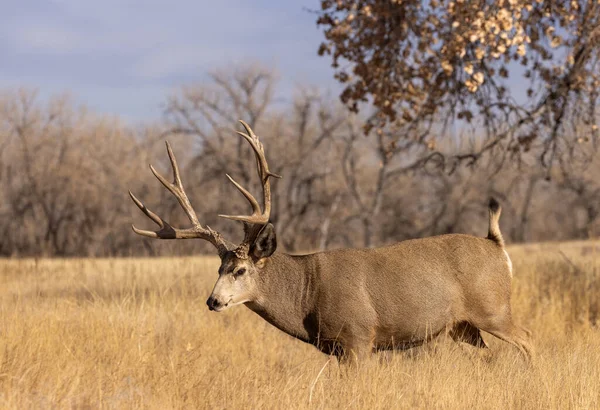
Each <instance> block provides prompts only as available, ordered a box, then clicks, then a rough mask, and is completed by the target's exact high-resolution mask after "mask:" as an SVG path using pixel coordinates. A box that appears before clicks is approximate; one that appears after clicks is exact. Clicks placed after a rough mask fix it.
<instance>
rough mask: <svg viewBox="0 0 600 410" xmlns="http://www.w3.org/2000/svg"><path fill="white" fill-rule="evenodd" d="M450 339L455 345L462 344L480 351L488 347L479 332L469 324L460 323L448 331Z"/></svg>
mask: <svg viewBox="0 0 600 410" xmlns="http://www.w3.org/2000/svg"><path fill="white" fill-rule="evenodd" d="M450 337H452V339H453V340H454V341H455V342H457V343H459V342H464V343H468V344H470V345H471V346H475V347H478V348H481V349H486V348H487V347H488V346H487V345H486V344H485V341H484V340H483V338H482V337H481V331H480V330H479V329H478V328H476V327H475V326H473V325H472V324H470V323H469V322H461V323H459V324H458V325H456V326H455V327H454V328H453V329H452V330H451V331H450Z"/></svg>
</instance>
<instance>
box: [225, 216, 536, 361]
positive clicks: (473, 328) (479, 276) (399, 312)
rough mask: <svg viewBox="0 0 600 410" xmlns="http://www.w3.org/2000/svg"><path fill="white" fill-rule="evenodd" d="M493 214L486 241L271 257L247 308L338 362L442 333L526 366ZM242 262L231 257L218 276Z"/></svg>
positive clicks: (257, 273)
mask: <svg viewBox="0 0 600 410" xmlns="http://www.w3.org/2000/svg"><path fill="white" fill-rule="evenodd" d="M498 216H499V209H496V211H495V212H490V226H491V229H490V236H492V237H493V238H492V239H487V238H477V237H474V236H469V235H462V234H452V235H443V236H435V237H430V238H424V239H415V240H408V241H404V242H400V243H398V244H395V245H391V246H386V247H381V248H374V249H338V250H332V251H327V252H320V253H314V254H309V255H302V256H292V255H287V254H282V253H275V254H273V255H272V256H271V257H268V258H264V259H262V260H260V265H262V266H261V267H260V268H258V267H255V268H254V269H253V270H249V273H248V274H247V275H248V276H249V277H252V278H253V280H252V282H253V283H252V286H251V287H254V289H253V290H252V292H251V293H252V297H251V300H250V301H249V302H247V303H246V305H247V306H248V307H249V308H250V309H252V310H253V311H254V312H256V313H257V314H259V315H260V316H261V317H263V318H264V319H265V320H267V321H268V322H269V323H271V324H272V325H274V326H276V327H277V328H279V329H280V330H282V331H284V332H286V333H287V334H290V335H292V336H294V337H296V338H298V339H300V340H303V341H305V342H307V343H311V344H313V345H315V346H316V347H317V348H319V349H320V350H321V351H323V352H325V353H328V354H335V355H336V356H339V357H341V358H348V357H352V356H354V355H356V356H358V357H362V356H364V355H366V354H368V353H370V352H373V351H376V350H387V349H402V348H407V347H411V346H415V345H419V344H421V343H423V342H425V341H427V340H429V339H431V338H432V337H435V336H436V335H438V334H440V333H442V332H449V333H450V335H451V336H452V337H453V338H454V340H456V341H462V342H466V343H469V344H471V345H473V346H477V347H485V343H484V342H483V339H482V338H481V335H480V332H479V331H480V330H484V331H486V332H489V333H491V334H493V335H494V336H497V337H499V338H500V339H502V340H505V341H507V342H509V343H511V344H513V345H515V346H516V347H517V348H519V350H520V351H521V352H522V353H523V354H524V355H525V356H526V357H527V358H528V359H529V358H530V356H531V346H530V343H529V335H528V333H527V331H525V330H524V329H522V328H520V327H518V326H516V325H515V324H514V323H513V320H512V317H511V307H510V297H511V273H510V271H509V268H508V264H507V259H506V255H505V253H504V247H503V241H502V240H501V238H502V237H501V235H500V231H499V228H498V227H497V222H498V219H497V217H498ZM498 237H499V238H500V240H498ZM239 263H241V261H240V260H239V259H237V258H236V257H235V256H234V255H229V256H228V257H226V258H225V259H224V260H223V265H222V266H224V269H223V270H224V271H225V272H226V271H228V270H232V269H234V268H233V267H235V266H237V265H238V264H239ZM246 263H247V262H246ZM350 352H352V353H353V355H349V353H350Z"/></svg>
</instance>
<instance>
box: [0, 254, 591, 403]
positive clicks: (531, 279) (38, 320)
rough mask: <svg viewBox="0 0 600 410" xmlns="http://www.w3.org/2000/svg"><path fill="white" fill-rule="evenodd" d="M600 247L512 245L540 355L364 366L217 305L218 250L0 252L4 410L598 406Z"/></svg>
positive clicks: (518, 306)
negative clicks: (6, 256) (86, 254)
mask: <svg viewBox="0 0 600 410" xmlns="http://www.w3.org/2000/svg"><path fill="white" fill-rule="evenodd" d="M598 254H600V249H595V248H594V247H593V246H592V245H591V244H589V243H585V244H564V245H560V244H555V245H532V246H527V247H523V248H513V249H511V255H512V257H513V261H514V265H515V270H516V277H515V282H514V290H515V292H514V295H515V297H514V302H513V306H514V311H515V316H516V318H517V320H518V321H520V322H521V323H523V324H524V325H525V326H527V327H528V328H530V329H531V330H532V331H533V332H534V336H535V344H536V349H537V353H536V362H535V365H533V366H527V365H526V364H525V363H524V362H523V360H522V359H521V357H520V356H519V355H518V353H517V351H516V349H514V348H512V347H511V346H509V345H507V344H505V343H503V342H500V341H497V340H496V339H494V338H493V337H491V336H489V335H485V337H486V340H487V341H489V342H490V344H491V352H492V353H493V354H492V355H491V358H487V359H486V358H482V357H479V356H478V354H477V353H476V352H474V350H473V349H472V348H470V347H466V346H464V347H460V346H457V345H455V344H453V343H452V342H449V341H445V340H439V341H438V342H436V343H434V344H430V345H429V346H428V347H425V348H420V349H415V350H413V351H411V352H407V353H398V354H394V355H387V356H385V355H384V356H380V357H379V358H375V359H373V360H372V361H370V362H368V363H364V364H363V365H362V366H361V368H360V370H359V371H356V372H345V371H344V372H340V371H339V369H338V367H337V364H335V362H333V361H330V362H328V358H327V357H326V356H324V355H322V354H321V353H319V352H317V350H316V349H314V348H313V347H311V346H308V345H304V344H303V343H301V342H298V341H295V340H293V339H292V338H290V337H288V336H287V335H284V334H282V333H280V332H279V331H277V330H275V329H273V328H271V327H270V326H269V325H268V324H266V323H265V322H263V321H262V319H260V318H259V317H258V316H256V315H255V314H253V313H252V312H250V311H249V310H248V309H245V308H243V307H238V308H235V309H232V310H231V311H227V312H224V313H221V314H217V313H213V312H209V311H208V309H207V308H206V306H205V300H206V297H207V296H208V294H209V293H210V289H211V287H212V285H213V282H214V280H215V279H216V273H215V272H216V267H217V260H216V259H213V258H187V259H186V258H178V259H154V260H150V259H122V260H94V259H82V260H40V261H37V262H36V261H34V260H0V289H1V290H0V297H1V301H0V406H1V407H2V408H20V409H22V408H48V407H60V408H72V407H75V408H81V407H93V408H99V407H102V408H160V409H164V408H228V409H235V408H415V407H417V408H475V407H478V408H502V409H507V408H517V409H522V408H525V409H534V408H535V409H539V408H555V409H566V408H578V409H594V408H600V398H599V397H600V382H599V380H600V329H599V325H600V323H599V321H600V317H599V312H598V309H599V303H600V279H599V276H600V259H599V258H598V257H597V255H598Z"/></svg>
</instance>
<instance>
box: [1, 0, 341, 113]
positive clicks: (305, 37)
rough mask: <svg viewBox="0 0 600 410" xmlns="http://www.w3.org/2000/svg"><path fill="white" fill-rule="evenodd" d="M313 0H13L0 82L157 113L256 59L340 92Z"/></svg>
mask: <svg viewBox="0 0 600 410" xmlns="http://www.w3.org/2000/svg"><path fill="white" fill-rule="evenodd" d="M319 3H320V2H319V0H299V1H289V0H278V1H277V0H272V1H267V0H259V1H250V0H246V1H242V0H223V1H215V0H211V1H206V0H200V1H192V0H176V1H157V0H103V1H90V0H51V1H41V0H20V1H11V2H5V3H4V4H3V6H2V13H0V55H1V56H2V57H1V60H0V88H14V87H20V86H25V87H35V88H38V89H39V91H40V94H41V96H42V97H47V96H49V95H52V94H55V93H62V92H64V91H69V92H70V93H71V95H72V96H73V98H74V100H75V101H77V102H80V103H83V104H85V105H87V106H88V107H90V108H91V109H92V110H94V111H97V112H99V113H105V114H118V115H120V116H122V117H124V118H125V119H128V120H130V121H135V122H137V121H143V120H152V119H158V118H159V117H160V115H161V105H162V104H163V103H164V102H165V100H166V97H167V96H168V94H169V93H170V92H171V91H172V90H174V89H175V88H176V87H177V86H179V85H183V84H189V83H196V82H200V81H202V80H203V79H205V76H206V73H207V72H208V71H210V70H212V69H216V68H219V67H227V65H229V64H242V63H244V62H245V61H253V62H254V61H259V62H261V63H263V64H264V65H271V66H274V67H275V68H276V69H277V71H278V72H279V74H280V79H281V80H280V86H281V87H280V94H282V95H287V94H289V92H290V91H291V90H292V89H293V88H294V86H295V85H296V84H304V83H308V84H311V85H316V86H319V87H321V88H326V89H334V90H335V89H339V87H336V83H335V81H334V80H333V71H332V69H331V68H330V65H329V64H330V61H329V59H327V58H320V57H318V56H317V53H316V50H317V48H318V45H319V43H320V41H321V39H322V35H321V32H320V31H319V29H318V28H317V27H316V23H315V20H316V18H315V15H313V14H311V13H309V12H308V11H306V9H317V8H318V7H319Z"/></svg>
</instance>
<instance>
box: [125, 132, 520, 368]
mask: <svg viewBox="0 0 600 410" xmlns="http://www.w3.org/2000/svg"><path fill="white" fill-rule="evenodd" d="M241 123H242V125H243V126H244V128H245V130H246V133H242V132H238V134H239V135H240V136H242V137H243V138H244V139H245V140H246V141H248V143H249V144H250V146H251V147H252V150H253V151H254V154H255V157H256V161H257V171H258V175H259V177H260V180H261V181H262V188H263V204H264V208H263V209H261V208H260V205H259V202H258V201H257V200H256V198H254V196H252V194H251V193H250V192H248V191H247V190H246V189H245V188H243V187H242V186H241V185H239V184H238V183H237V182H235V181H234V180H233V179H232V178H231V177H229V179H230V180H231V182H232V183H233V184H234V185H235V186H236V188H237V189H238V190H239V191H240V192H241V193H242V194H243V195H244V197H245V198H246V199H247V200H248V202H249V203H250V205H251V206H252V214H251V215H248V216H243V215H235V216H231V215H221V216H223V217H225V218H228V219H233V220H236V221H241V222H243V223H244V240H243V242H242V243H241V244H240V245H239V246H237V247H236V246H234V245H233V244H232V243H230V242H228V241H226V240H225V239H224V238H223V237H222V236H221V235H220V234H219V233H218V232H216V231H214V230H212V229H211V228H209V227H208V226H206V227H205V226H202V225H201V224H200V222H199V221H198V217H197V216H196V212H195V211H194V209H193V208H192V206H191V204H190V201H189V199H188V197H187V194H186V193H185V190H184V188H183V183H182V181H181V177H180V172H179V168H178V166H177V161H176V159H175V155H174V154H173V151H172V150H171V147H170V146H169V144H168V143H167V152H168V154H169V159H170V161H171V166H172V168H173V182H172V183H170V182H168V181H167V180H166V179H165V178H164V177H163V176H162V175H160V174H158V173H157V172H156V170H155V169H154V168H152V167H151V169H152V172H153V173H154V175H155V176H156V177H157V178H158V179H159V180H160V182H161V183H162V184H163V185H164V186H165V188H167V189H168V190H169V191H170V192H171V193H172V194H173V195H175V197H176V198H177V199H178V201H179V203H180V205H181V206H182V208H183V209H184V211H185V212H186V214H187V216H188V219H189V220H190V222H191V224H192V225H191V227H189V228H186V229H177V228H173V227H172V226H171V225H169V224H168V223H167V222H166V221H165V220H164V219H162V218H161V217H159V216H158V215H156V214H154V213H153V212H152V211H150V210H149V209H148V208H147V207H146V206H144V204H143V203H142V202H141V201H139V200H138V199H137V198H136V197H135V196H134V195H133V194H131V192H130V195H131V198H132V199H133V201H134V202H135V204H136V205H137V206H138V207H139V208H140V209H141V210H142V212H144V214H146V215H147V216H148V217H149V218H150V219H151V220H152V221H154V223H156V224H157V225H158V226H159V228H160V229H159V230H158V231H147V230H141V229H137V228H135V227H133V230H134V231H135V232H136V233H138V234H140V235H143V236H147V237H151V238H159V239H186V238H188V239H189V238H200V239H204V240H207V241H209V242H211V243H212V244H213V245H214V246H215V248H216V249H217V252H218V254H219V256H220V258H221V267H220V268H219V279H218V280H217V282H216V284H215V287H214V289H213V291H212V293H211V295H210V297H209V298H208V300H207V305H208V307H209V308H210V309H211V310H215V311H222V310H224V309H227V308H230V307H232V306H235V305H239V304H246V306H248V307H249V308H250V309H252V310H253V311H254V312H256V313H257V314H259V315H260V316H262V317H263V318H264V319H265V320H266V321H268V322H269V323H271V324H272V325H274V326H276V327H277V328H279V329H281V330H282V331H284V332H286V333H288V334H290V335H292V336H294V337H296V338H298V339H300V340H303V341H305V342H308V343H311V344H313V345H315V346H316V347H317V348H318V349H320V350H321V351H323V352H325V353H328V354H334V355H336V356H338V357H340V358H342V359H347V358H349V357H356V358H361V357H363V356H365V355H367V354H369V353H371V352H373V351H376V350H388V349H402V348H407V347H411V346H416V345H419V344H422V343H423V342H426V341H427V340H429V339H431V338H433V337H435V336H437V335H438V334H440V333H442V332H447V333H449V334H450V335H451V336H452V337H453V338H454V339H455V340H457V341H463V342H466V343H469V344H471V345H473V346H477V347H485V343H484V342H483V339H482V338H481V334H480V330H485V331H486V332H489V333H491V334H493V335H495V336H497V337H499V338H500V339H503V340H505V341H507V342H509V343H512V344H513V345H515V346H516V347H517V348H519V350H520V351H521V352H522V353H523V354H524V355H525V356H526V357H527V358H529V357H530V356H531V347H530V344H529V333H528V332H527V331H526V330H524V329H522V328H520V327H518V326H516V325H515V324H514V323H513V321H512V317H511V311H510V295H511V278H512V264H511V262H510V258H509V257H508V254H507V253H506V251H505V249H504V240H503V238H502V234H501V232H500V227H499V225H498V220H499V218H500V212H501V210H500V205H499V204H498V202H497V201H496V200H494V199H491V200H490V203H489V215H490V217H489V232H488V236H487V238H476V237H474V236H468V235H458V234H455V235H444V236H436V237H431V238H425V239H415V240H410V241H404V242H401V243H398V244H396V245H392V246H387V247H383V248H375V249H338V250H334V251H329V252H321V253H315V254H310V255H303V256H291V255H286V254H277V253H275V251H276V249H277V239H276V235H275V228H274V227H273V225H272V224H271V223H270V222H269V217H270V212H271V187H270V182H269V178H270V177H279V176H278V175H276V174H273V173H272V172H271V171H269V167H268V164H267V160H266V157H265V153H264V149H263V146H262V144H261V143H260V140H259V138H258V136H256V134H254V132H253V131H252V129H251V128H250V126H249V125H248V124H246V123H245V122H243V121H241Z"/></svg>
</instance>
